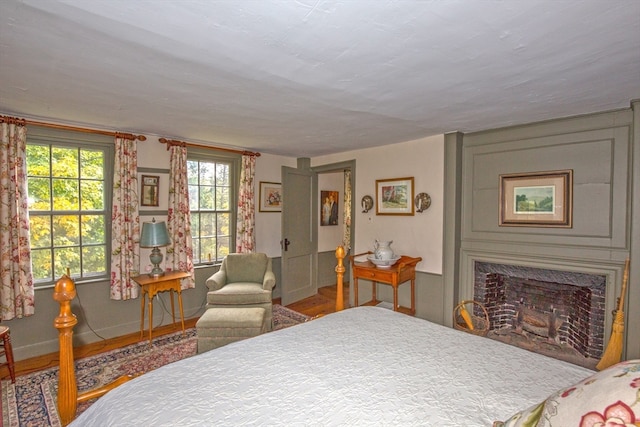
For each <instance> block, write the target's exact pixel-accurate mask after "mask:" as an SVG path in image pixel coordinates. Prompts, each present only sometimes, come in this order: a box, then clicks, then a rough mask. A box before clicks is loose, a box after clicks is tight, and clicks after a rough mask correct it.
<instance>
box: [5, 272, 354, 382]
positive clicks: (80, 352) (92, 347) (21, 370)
mask: <svg viewBox="0 0 640 427" xmlns="http://www.w3.org/2000/svg"><path fill="white" fill-rule="evenodd" d="M344 287H345V295H344V300H345V301H346V304H345V307H348V302H349V293H348V290H349V285H348V284H345V285H344ZM336 293H337V291H336V286H335V285H333V286H326V287H323V288H320V289H318V293H317V294H316V295H314V296H312V297H309V298H306V299H303V300H301V301H298V302H295V303H293V304H290V305H288V306H287V308H290V309H291V310H294V311H297V312H298V313H302V314H306V315H307V316H311V317H316V316H319V315H325V314H329V313H334V312H335V311H336ZM273 303H274V304H280V303H281V300H280V298H276V299H274V300H273ZM197 321H198V318H192V319H185V321H184V325H185V328H192V327H194V326H195V325H196V322H197ZM179 330H180V324H179V323H177V324H173V325H165V326H160V327H157V328H154V330H153V336H154V337H158V336H160V335H165V334H169V333H172V332H176V331H179ZM147 337H148V334H147V333H145V334H144V336H143V338H142V339H141V338H140V332H135V333H131V334H128V335H123V336H120V337H116V338H109V339H105V340H102V341H98V342H95V343H91V344H87V345H83V346H79V347H75V348H74V349H73V355H74V358H75V359H81V358H83V357H88V356H94V355H96V354H100V353H103V352H106V351H111V350H115V349H117V348H120V347H124V346H127V345H131V344H135V343H137V342H140V341H143V340H145V339H147ZM58 365H59V355H58V353H57V352H56V353H50V354H45V355H42V356H37V357H32V358H30V359H25V360H18V361H16V362H15V371H16V375H18V376H19V375H25V374H29V373H31V372H35V371H39V370H42V369H47V368H53V367H56V366H58ZM5 374H6V375H8V372H6V373H5V372H4V370H3V371H0V375H2V376H3V377H4V376H5Z"/></svg>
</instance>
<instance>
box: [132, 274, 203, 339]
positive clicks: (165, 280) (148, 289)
mask: <svg viewBox="0 0 640 427" xmlns="http://www.w3.org/2000/svg"><path fill="white" fill-rule="evenodd" d="M189 276H191V274H189V273H187V272H185V271H168V272H167V273H165V274H164V275H163V276H159V277H152V276H149V275H148V274H141V275H140V276H137V277H134V278H133V280H135V282H136V283H137V284H138V285H140V287H141V288H142V295H141V296H140V312H141V314H140V338H142V337H143V335H144V298H145V295H146V296H147V298H148V299H149V344H151V331H152V329H153V297H154V296H156V294H157V293H158V292H163V291H171V315H172V316H173V323H174V324H175V323H176V312H175V309H174V306H173V291H176V292H177V293H178V307H179V308H180V321H181V322H182V334H183V335H184V312H183V311H182V287H181V286H180V280H181V279H184V278H185V277H189Z"/></svg>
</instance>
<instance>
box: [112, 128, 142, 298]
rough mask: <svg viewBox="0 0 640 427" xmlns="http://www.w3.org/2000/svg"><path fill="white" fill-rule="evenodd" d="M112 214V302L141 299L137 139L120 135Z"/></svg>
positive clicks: (116, 155)
mask: <svg viewBox="0 0 640 427" xmlns="http://www.w3.org/2000/svg"><path fill="white" fill-rule="evenodd" d="M115 143H116V146H115V151H116V153H115V162H114V171H113V211H112V214H111V233H112V234H111V299H114V300H127V299H131V298H137V297H138V295H139V293H140V292H139V286H138V285H137V284H136V283H135V282H134V281H133V280H132V279H131V278H132V277H135V276H137V275H138V274H139V273H140V245H139V242H140V218H139V216H138V177H137V172H138V152H137V145H136V140H135V139H129V138H127V137H125V136H123V135H120V134H116V140H115Z"/></svg>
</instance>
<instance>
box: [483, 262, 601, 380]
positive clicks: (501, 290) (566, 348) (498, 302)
mask: <svg viewBox="0 0 640 427" xmlns="http://www.w3.org/2000/svg"><path fill="white" fill-rule="evenodd" d="M474 264H475V267H474V289H473V292H474V300H475V301H478V302H480V303H482V304H484V306H485V308H486V309H487V312H488V314H489V334H488V337H490V338H493V339H497V340H500V341H503V342H506V343H508V344H512V345H517V346H519V347H523V348H526V349H528V350H531V351H535V352H538V353H542V354H546V355H548V356H551V357H555V358H558V359H562V360H567V361H569V362H572V363H576V364H579V365H582V366H586V367H589V368H594V367H595V365H596V364H597V363H598V361H599V359H600V357H601V356H602V353H603V350H604V331H605V292H606V276H605V275H598V274H585V273H578V272H567V271H558V270H549V269H543V268H534V267H524V266H516V265H508V264H496V263H488V262H479V261H476V262H475V263H474ZM476 314H480V313H476Z"/></svg>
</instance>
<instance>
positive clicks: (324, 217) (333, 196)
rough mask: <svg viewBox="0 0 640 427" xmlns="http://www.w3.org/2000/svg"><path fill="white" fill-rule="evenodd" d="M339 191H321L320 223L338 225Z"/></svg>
mask: <svg viewBox="0 0 640 427" xmlns="http://www.w3.org/2000/svg"><path fill="white" fill-rule="evenodd" d="M338 195H339V192H338V191H324V190H323V191H321V192H320V225H338Z"/></svg>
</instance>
